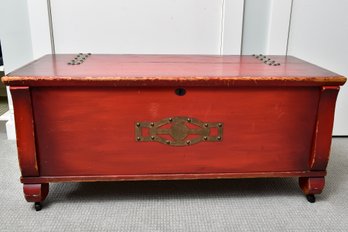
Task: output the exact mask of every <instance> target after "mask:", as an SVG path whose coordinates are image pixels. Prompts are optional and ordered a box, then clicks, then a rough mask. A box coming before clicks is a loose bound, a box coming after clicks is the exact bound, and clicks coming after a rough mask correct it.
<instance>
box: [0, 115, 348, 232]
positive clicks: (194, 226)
mask: <svg viewBox="0 0 348 232" xmlns="http://www.w3.org/2000/svg"><path fill="white" fill-rule="evenodd" d="M347 151H348V138H334V139H333V145H332V154H331V160H330V164H329V167H328V176H327V179H326V180H327V182H326V187H325V190H324V192H323V193H322V194H321V195H319V196H317V202H316V203H314V204H311V203H308V202H307V201H306V199H305V197H304V196H303V194H302V192H301V191H300V189H299V188H298V185H297V179H296V178H285V179H279V178H275V179H241V180H209V181H204V180H200V181H158V182H156V181H152V182H145V181H144V182H122V183H121V182H109V183H64V184H51V185H50V193H49V196H48V198H47V199H46V201H45V204H44V208H43V209H42V210H41V211H39V212H36V211H35V210H34V209H33V205H32V204H31V203H27V202H26V201H25V200H24V197H23V193H22V185H21V184H20V182H19V175H20V174H19V168H18V164H17V156H16V145H15V142H14V141H8V140H6V136H5V130H4V123H3V122H0V172H1V174H0V186H1V188H0V189H1V190H0V191H1V199H0V200H1V205H2V209H1V211H0V231H141V232H146V231H175V232H177V231H185V232H186V231H209V232H212V231H226V232H227V231H228V232H231V231H277V232H280V231H313V232H314V231H315V232H317V231H345V232H346V231H348V154H347Z"/></svg>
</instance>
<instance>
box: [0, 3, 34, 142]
mask: <svg viewBox="0 0 348 232" xmlns="http://www.w3.org/2000/svg"><path fill="white" fill-rule="evenodd" d="M0 7H1V9H0V40H1V44H2V55H3V58H4V71H5V74H7V73H9V72H11V71H13V70H14V69H16V68H18V67H20V66H22V65H24V64H26V63H28V62H30V61H31V60H32V59H33V51H32V46H31V35H30V26H29V15H28V5H27V0H1V5H0ZM7 94H8V96H9V97H8V101H9V108H10V114H8V116H9V118H8V121H7V123H6V132H7V137H8V138H9V139H14V138H15V125H14V115H13V106H12V100H11V96H10V93H9V90H8V88H7Z"/></svg>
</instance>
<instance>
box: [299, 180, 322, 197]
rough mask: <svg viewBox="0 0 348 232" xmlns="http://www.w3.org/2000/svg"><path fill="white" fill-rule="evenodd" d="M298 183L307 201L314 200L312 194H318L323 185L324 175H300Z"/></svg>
mask: <svg viewBox="0 0 348 232" xmlns="http://www.w3.org/2000/svg"><path fill="white" fill-rule="evenodd" d="M299 184H300V187H301V189H302V191H303V192H304V194H306V198H307V200H308V201H309V202H311V203H314V202H315V196H314V194H320V193H321V192H322V191H323V189H324V186H325V178H324V177H300V178H299Z"/></svg>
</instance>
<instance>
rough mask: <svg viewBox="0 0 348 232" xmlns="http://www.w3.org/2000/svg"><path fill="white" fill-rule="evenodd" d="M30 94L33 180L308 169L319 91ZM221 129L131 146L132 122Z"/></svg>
mask: <svg viewBox="0 0 348 232" xmlns="http://www.w3.org/2000/svg"><path fill="white" fill-rule="evenodd" d="M186 91H187V92H186V94H185V95H184V96H177V95H176V94H175V88H145V89H144V88H120V87H114V88H112V87H108V88H106V87H103V88H97V87H94V88H87V87H84V88H78V87H64V88H62V87H60V88H57V87H55V88H54V87H50V88H48V87H46V88H33V89H32V99H33V108H34V117H35V121H36V123H35V125H36V134H37V137H38V138H39V139H38V140H37V149H38V152H37V153H38V159H39V167H40V175H44V176H55V175H56V176H59V175H112V174H154V173H156V174H160V173H162V174H163V173H167V174H168V173H218V172H267V171H272V172H276V171H304V170H309V162H308V160H309V157H310V154H311V147H312V146H311V144H312V141H313V131H314V128H315V123H316V116H317V106H318V101H319V94H320V88H317V87H287V88H271V87H269V88H266V87H265V88H250V87H249V88H247V87H243V88H242V87H240V88H234V89H230V88H220V89H216V88H197V87H196V88H193V87H191V88H190V87H188V88H186ZM175 116H187V117H193V118H197V119H199V120H201V121H203V122H222V123H224V132H223V141H222V142H219V143H214V142H206V143H199V144H195V145H191V146H185V147H172V146H169V145H165V144H160V143H157V142H137V141H136V140H135V127H134V126H135V123H136V122H139V121H140V122H141V121H159V120H161V119H164V118H168V117H175Z"/></svg>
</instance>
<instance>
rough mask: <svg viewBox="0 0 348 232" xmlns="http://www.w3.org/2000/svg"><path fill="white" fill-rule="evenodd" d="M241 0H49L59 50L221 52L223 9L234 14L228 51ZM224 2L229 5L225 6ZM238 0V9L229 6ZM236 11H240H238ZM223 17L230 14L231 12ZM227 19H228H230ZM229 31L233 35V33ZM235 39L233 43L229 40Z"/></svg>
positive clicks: (238, 34)
mask: <svg viewBox="0 0 348 232" xmlns="http://www.w3.org/2000/svg"><path fill="white" fill-rule="evenodd" d="M242 2H243V1H240V0H213V1H212V0H146V1H144V0H127V1H125V0H123V1H115V0H103V1H102V4H101V2H100V1H97V0H74V1H71V0H59V1H52V16H53V28H54V40H55V45H56V46H55V47H56V52H57V53H78V52H91V53H118V54H134V53H138V54H142V53H145V54H146V53H149V54H151V53H157V54H220V49H221V46H222V44H221V43H222V39H223V38H222V37H223V36H224V35H223V34H222V20H223V19H222V17H223V16H224V7H226V6H227V7H229V9H231V10H234V12H235V13H237V17H238V18H237V20H235V21H236V23H234V24H233V23H231V21H232V20H233V19H235V18H236V17H235V16H233V17H232V18H231V17H230V18H228V19H227V20H226V23H227V24H228V25H229V26H231V25H232V26H234V28H233V27H232V29H236V30H235V33H233V34H232V33H229V35H230V37H229V38H231V39H232V41H230V42H229V41H225V42H226V43H230V44H231V45H230V46H229V47H230V49H229V51H228V52H230V53H231V47H232V52H233V51H234V50H233V49H234V48H233V46H234V47H236V48H237V49H235V50H237V52H236V54H239V53H240V41H241V28H242V23H241V22H242V12H243V11H242V6H243V5H242V4H241V3H242ZM225 3H227V4H225ZM235 3H237V4H238V5H237V6H238V7H240V8H239V9H238V8H233V6H235ZM239 12H240V13H239ZM238 13H239V14H238ZM227 16H231V14H229V12H228V15H227ZM228 20H230V21H228ZM231 35H232V36H231ZM233 39H234V41H233Z"/></svg>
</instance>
